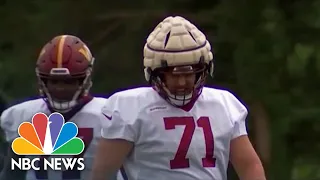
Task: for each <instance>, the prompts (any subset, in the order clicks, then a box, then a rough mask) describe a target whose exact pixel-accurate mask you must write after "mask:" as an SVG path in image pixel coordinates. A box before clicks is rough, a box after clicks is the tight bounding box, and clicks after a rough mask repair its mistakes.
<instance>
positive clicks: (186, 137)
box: [163, 116, 216, 169]
mask: <svg viewBox="0 0 320 180" xmlns="http://www.w3.org/2000/svg"><path fill="white" fill-rule="evenodd" d="M163 119H164V125H165V129H166V130H172V129H175V127H176V126H185V128H184V131H183V134H182V138H181V141H180V144H179V146H178V150H177V152H176V155H175V156H174V158H173V159H172V160H170V168H171V169H179V168H188V167H189V166H190V164H189V159H188V158H186V155H187V151H185V150H186V149H189V147H190V143H191V140H192V136H193V133H194V131H195V129H196V126H197V127H200V128H202V130H203V136H204V143H205V145H206V155H205V157H203V158H202V166H203V167H215V165H216V158H215V157H214V153H213V151H214V139H213V134H212V130H211V125H210V120H209V117H206V116H202V117H200V118H199V119H198V120H197V121H195V120H194V118H193V117H165V118H163Z"/></svg>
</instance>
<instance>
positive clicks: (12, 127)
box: [0, 106, 22, 142]
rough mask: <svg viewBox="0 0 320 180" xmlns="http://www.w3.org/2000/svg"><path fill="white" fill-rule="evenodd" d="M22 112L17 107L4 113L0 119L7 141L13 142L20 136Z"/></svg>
mask: <svg viewBox="0 0 320 180" xmlns="http://www.w3.org/2000/svg"><path fill="white" fill-rule="evenodd" d="M21 115H22V114H21V112H20V111H18V110H17V108H16V107H15V106H13V107H11V108H9V109H6V110H5V111H3V113H2V114H1V117H0V126H1V128H2V130H3V131H4V133H5V137H6V141H8V142H11V141H13V140H14V139H15V138H17V137H18V136H19V134H18V128H19V125H20V123H21V122H20V121H19V120H20V119H19V118H21Z"/></svg>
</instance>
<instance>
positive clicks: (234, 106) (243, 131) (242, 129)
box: [226, 92, 248, 139]
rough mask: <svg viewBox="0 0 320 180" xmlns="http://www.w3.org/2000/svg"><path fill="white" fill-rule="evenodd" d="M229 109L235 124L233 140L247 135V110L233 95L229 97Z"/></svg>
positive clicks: (229, 94)
mask: <svg viewBox="0 0 320 180" xmlns="http://www.w3.org/2000/svg"><path fill="white" fill-rule="evenodd" d="M226 99H227V109H228V111H229V116H230V119H231V121H232V124H233V132H232V139H234V138H237V137H239V136H242V135H247V127H246V118H247V115H248V111H247V108H246V107H245V106H244V105H243V104H242V103H241V102H240V101H239V100H238V99H237V98H236V97H235V96H234V95H233V94H231V93H229V92H228V95H227V98H226Z"/></svg>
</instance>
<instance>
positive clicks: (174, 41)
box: [144, 16, 213, 107]
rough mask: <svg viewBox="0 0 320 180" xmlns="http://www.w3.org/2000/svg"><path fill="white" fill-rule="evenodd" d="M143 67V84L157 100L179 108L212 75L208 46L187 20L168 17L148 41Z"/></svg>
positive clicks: (191, 98) (199, 92) (194, 95)
mask: <svg viewBox="0 0 320 180" xmlns="http://www.w3.org/2000/svg"><path fill="white" fill-rule="evenodd" d="M144 66H145V70H144V72H145V78H146V80H147V81H148V82H149V83H150V84H151V85H152V87H153V88H154V89H155V90H156V91H157V92H158V93H159V94H160V96H162V97H163V98H164V99H165V100H166V101H168V102H169V103H170V104H172V105H174V106H177V107H181V106H184V105H186V104H188V103H189V102H191V101H193V100H196V99H197V98H198V97H199V95H200V94H201V92H202V88H203V86H204V83H205V79H206V77H207V75H208V74H210V75H212V74H213V54H212V52H211V45H210V43H209V42H208V41H207V40H206V37H205V35H204V34H203V33H202V32H201V31H200V30H198V29H197V27H196V26H194V25H193V24H191V23H190V22H189V21H188V20H186V19H184V18H182V17H180V16H176V17H167V18H166V19H164V20H163V21H162V22H160V23H159V24H158V26H157V27H156V28H155V29H154V31H153V32H152V33H151V34H150V35H149V37H148V39H147V42H146V44H145V47H144Z"/></svg>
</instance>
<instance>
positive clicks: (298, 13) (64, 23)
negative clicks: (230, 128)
mask: <svg viewBox="0 0 320 180" xmlns="http://www.w3.org/2000/svg"><path fill="white" fill-rule="evenodd" d="M168 15H182V16H184V17H186V18H188V19H189V20H190V21H191V22H193V23H194V24H196V25H197V26H198V27H199V28H200V29H201V30H202V31H203V32H204V33H205V34H206V35H207V38H208V39H209V40H210V42H211V43H212V46H213V48H214V51H215V54H216V59H215V67H216V71H215V78H214V79H213V80H209V81H208V84H209V85H213V86H215V87H220V88H221V87H223V88H225V89H229V90H230V91H232V92H234V93H236V94H237V95H238V97H240V99H241V100H243V101H244V102H245V104H247V106H248V108H249V111H250V110H251V108H253V106H254V104H255V103H257V102H258V103H259V104H262V105H263V107H264V109H265V112H266V113H267V116H268V117H269V118H268V123H269V126H268V127H266V128H267V130H268V131H269V132H270V142H271V150H270V151H271V152H270V153H271V157H270V158H269V160H268V163H266V164H265V166H266V169H267V173H268V177H269V179H271V180H291V179H292V180H316V179H317V180H318V179H320V163H319V162H320V159H319V156H317V155H318V154H319V152H320V141H319V138H320V119H319V115H320V103H319V102H320V95H319V89H320V83H319V82H320V51H319V48H320V41H319V38H320V33H319V30H320V0H304V1H298V0H281V1H280V0H259V1H256V0H237V1H231V0H223V1H219V0H213V1H195V0H183V1H182V0H170V1H169V0H162V1H155V0H139V1H124V0H118V1H112V2H111V1H103V0H91V1H88V0H78V1H75V0H68V1H67V0H64V1H62V0H46V1H43V0H33V1H25V0H10V1H8V0H1V1H0V22H1V25H0V26H1V28H0V58H1V59H0V73H1V76H0V94H1V96H2V97H3V98H4V99H5V100H7V101H8V102H10V101H13V100H16V99H19V98H24V97H27V96H31V95H36V94H37V88H36V85H37V84H36V81H35V80H36V79H35V72H34V68H35V61H36V58H37V55H38V53H39V52H40V49H41V47H42V46H43V45H44V44H45V43H46V42H47V41H48V40H49V39H51V38H52V37H53V36H56V35H59V34H73V35H77V36H79V37H81V38H82V39H83V40H84V41H85V42H86V43H87V44H88V46H89V47H90V48H91V49H92V52H93V54H94V56H95V57H96V64H95V69H94V71H95V72H94V87H93V92H94V93H98V94H110V93H112V92H114V91H117V90H120V89H124V88H128V87H134V86H137V85H145V81H144V77H143V67H142V48H143V45H144V43H145V40H146V37H147V35H148V33H150V32H151V31H152V30H153V28H154V26H155V25H156V24H157V23H158V22H160V21H161V20H162V19H163V18H165V17H166V16H168ZM254 120H255V119H254V118H249V133H250V131H254V129H255V126H254V125H253V122H254ZM252 138H253V139H254V138H255V137H254V135H252ZM257 143H262V144H263V143H264V142H257Z"/></svg>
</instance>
